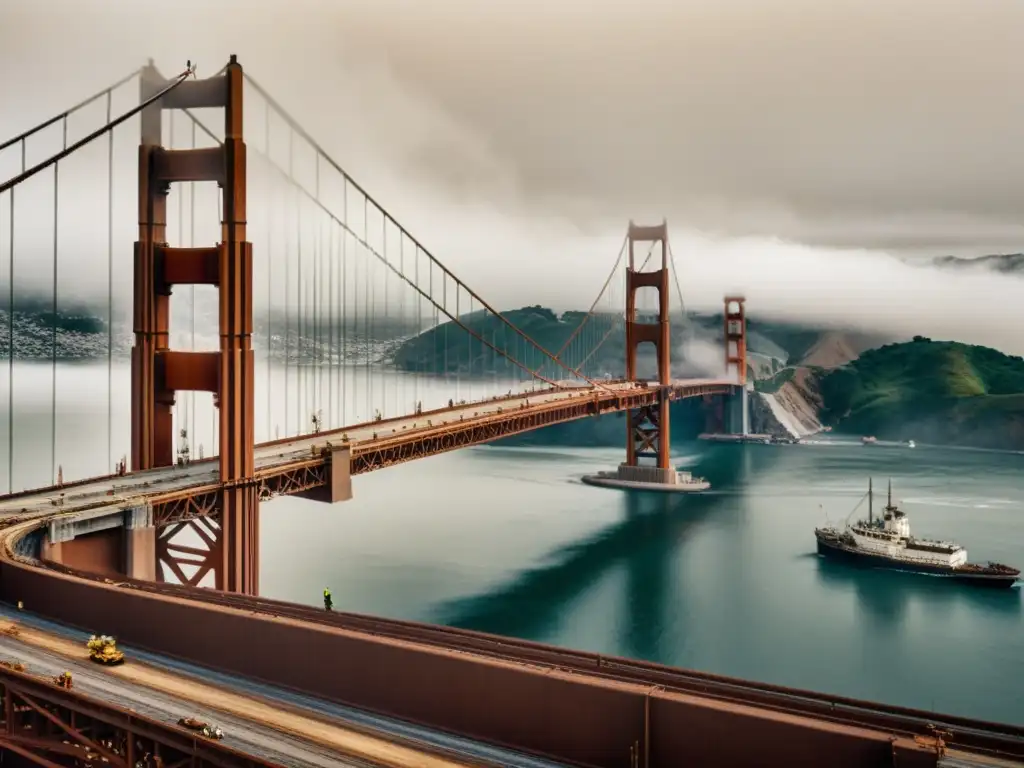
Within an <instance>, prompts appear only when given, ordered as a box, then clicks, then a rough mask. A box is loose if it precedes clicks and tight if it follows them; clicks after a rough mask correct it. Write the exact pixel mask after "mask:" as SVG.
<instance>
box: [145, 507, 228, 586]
mask: <svg viewBox="0 0 1024 768" xmlns="http://www.w3.org/2000/svg"><path fill="white" fill-rule="evenodd" d="M216 515H217V510H212V511H211V512H210V513H209V515H208V516H207V517H195V518H192V519H191V520H185V521H182V522H178V523H174V524H172V525H167V526H164V527H162V528H158V529H157V537H156V562H157V566H158V567H157V579H158V580H159V581H167V573H168V572H170V573H171V574H173V575H174V577H175V578H176V579H178V581H179V582H180V583H182V584H185V585H187V586H190V587H198V586H200V582H202V580H203V579H204V578H205V577H206V574H208V573H210V572H211V571H212V572H213V573H214V579H215V580H217V582H218V583H219V574H218V573H217V571H218V565H219V563H220V554H221V546H222V543H221V537H220V521H219V520H218V519H217V518H216ZM186 529H187V530H190V531H191V532H192V533H193V534H195V535H196V536H197V537H198V538H199V541H200V542H201V543H202V545H203V546H202V547H194V546H189V545H186V544H177V543H175V542H174V541H173V539H174V538H175V537H176V536H177V535H178V534H179V533H181V532H182V531H184V530H186ZM186 568H188V569H190V571H186V570H185V569H186ZM191 569H195V570H191Z"/></svg>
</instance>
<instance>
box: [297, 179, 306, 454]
mask: <svg viewBox="0 0 1024 768" xmlns="http://www.w3.org/2000/svg"><path fill="white" fill-rule="evenodd" d="M295 222H296V224H295V249H296V251H298V255H299V260H298V267H297V268H296V272H295V286H296V300H297V302H298V305H297V306H296V308H295V327H296V334H295V346H296V347H297V348H298V349H297V354H296V363H295V365H296V371H295V378H296V381H295V385H296V386H295V388H296V392H297V393H298V397H296V398H295V418H296V419H297V420H298V426H297V429H298V432H297V434H300V435H303V434H305V432H303V431H302V425H303V423H304V422H303V413H302V411H303V408H302V406H303V403H304V400H305V395H306V393H305V391H304V390H303V388H302V387H303V384H305V382H306V377H305V376H304V374H303V369H304V368H305V367H306V361H305V360H304V359H303V357H302V353H303V352H304V351H305V345H304V344H303V343H302V340H303V336H302V334H303V331H304V330H305V326H306V322H305V320H306V318H305V317H304V316H303V314H302V305H303V302H302V293H303V288H304V287H305V286H303V284H302V198H301V197H300V198H298V203H297V204H296V206H295Z"/></svg>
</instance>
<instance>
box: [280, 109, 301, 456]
mask: <svg viewBox="0 0 1024 768" xmlns="http://www.w3.org/2000/svg"><path fill="white" fill-rule="evenodd" d="M294 164H295V132H294V131H292V130H290V129H289V131H288V176H289V178H291V177H292V171H293V168H294ZM293 199H294V200H295V201H296V203H295V205H296V207H298V199H299V198H298V192H296V193H295V195H294V196H293ZM284 243H285V245H284V434H285V436H286V437H288V436H290V434H291V433H290V432H289V431H288V418H289V416H290V415H291V409H290V408H289V407H288V395H289V394H290V393H291V376H290V373H291V371H290V367H291V366H290V362H291V361H290V357H291V333H292V322H291V313H290V311H289V310H290V309H291V289H292V285H291V283H292V280H291V278H292V266H291V265H292V258H291V256H292V255H291V245H292V239H291V237H289V232H288V221H287V219H286V220H285V231H284ZM275 437H276V435H275Z"/></svg>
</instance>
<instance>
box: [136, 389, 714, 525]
mask: <svg viewBox="0 0 1024 768" xmlns="http://www.w3.org/2000/svg"><path fill="white" fill-rule="evenodd" d="M730 389H732V386H731V385H729V384H723V383H712V384H695V385H672V386H670V387H669V388H668V390H669V391H668V397H669V399H670V400H680V399H685V398H689V397H700V396H704V397H707V396H710V395H717V394H726V393H727V392H728V391H729V390H730ZM660 397H661V393H660V392H659V391H658V390H657V389H650V388H644V389H638V390H636V391H635V392H633V391H630V390H628V389H626V390H622V389H620V390H611V391H609V390H602V391H599V392H597V393H582V392H581V393H580V394H579V395H577V396H574V397H569V398H566V399H564V400H559V401H556V402H554V403H546V404H543V405H520V407H519V408H516V407H514V406H512V405H510V406H509V408H508V409H507V410H502V411H498V412H497V413H490V414H486V415H484V416H481V417H474V418H471V419H465V420H461V421H457V422H451V423H449V424H444V425H441V426H438V427H434V428H426V429H417V430H409V431H407V432H405V433H404V434H401V435H395V436H388V437H385V438H382V439H380V440H378V441H374V442H366V443H353V444H352V453H351V462H352V464H351V473H352V474H353V475H357V474H362V473H364V472H371V471H373V470H376V469H383V468H385V467H390V466H393V465H395V464H401V463H404V462H406V461H412V460H413V459H418V458H423V457H425V456H432V455H434V454H438V453H445V452H447V451H452V450H456V449H458V448H465V447H468V446H471V445H480V444H482V443H487V442H490V441H492V440H498V439H501V438H503V437H509V436H510V435H516V434H519V433H521V432H528V431H530V430H534V429H539V428H541V427H546V426H550V425H552V424H558V423H561V422H565V421H573V420H575V419H580V418H584V417H587V416H594V415H597V414H601V413H609V412H616V411H630V410H636V409H641V408H645V407H648V406H653V405H656V404H657V403H658V401H659V399H660ZM445 410H447V409H442V410H440V411H437V412H431V413H436V414H437V415H442V416H443V415H444V413H445ZM337 433H338V430H334V432H332V433H324V435H323V438H324V443H325V444H326V443H327V442H328V441H333V440H335V439H337V438H336V435H337ZM328 455H329V452H328V451H327V450H326V449H325V448H324V447H323V446H321V450H319V451H318V452H315V453H314V454H313V455H311V457H310V458H308V459H302V460H299V461H296V462H294V463H291V464H287V465H282V466H278V467H271V468H267V469H263V470H260V471H258V472H257V473H256V478H255V479H254V482H255V483H257V484H258V487H259V493H260V499H261V500H268V499H270V498H273V497H274V496H286V495H290V494H295V493H301V492H303V491H308V490H310V489H312V488H316V487H318V486H322V485H325V484H326V483H327V482H328V479H329V477H330V474H329V472H330V470H329V461H330V459H329V458H327V457H328ZM220 490H221V486H207V487H204V488H202V489H185V490H182V491H181V492H180V495H172V494H168V495H165V496H162V497H161V499H160V500H159V501H158V502H155V503H154V504H153V519H154V522H155V524H156V525H157V526H158V527H163V526H167V525H172V524H177V523H182V522H187V521H191V520H194V519H196V518H200V517H214V518H215V517H216V516H217V513H218V505H219V498H220Z"/></svg>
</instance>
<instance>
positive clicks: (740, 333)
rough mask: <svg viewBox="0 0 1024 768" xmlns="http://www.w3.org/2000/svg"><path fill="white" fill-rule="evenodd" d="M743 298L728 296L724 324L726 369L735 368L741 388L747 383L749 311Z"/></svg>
mask: <svg viewBox="0 0 1024 768" xmlns="http://www.w3.org/2000/svg"><path fill="white" fill-rule="evenodd" d="M746 301H747V300H746V299H745V298H743V297H742V296H726V297H725V312H724V313H723V315H722V317H723V323H724V326H725V327H724V330H725V368H726V371H727V372H728V371H729V369H731V368H733V367H735V368H736V369H737V373H738V375H739V378H738V381H739V384H740V386H745V385H746V383H747V314H746V312H747V310H746Z"/></svg>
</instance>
